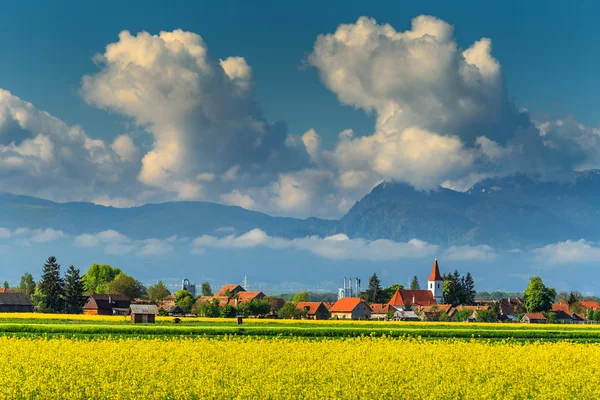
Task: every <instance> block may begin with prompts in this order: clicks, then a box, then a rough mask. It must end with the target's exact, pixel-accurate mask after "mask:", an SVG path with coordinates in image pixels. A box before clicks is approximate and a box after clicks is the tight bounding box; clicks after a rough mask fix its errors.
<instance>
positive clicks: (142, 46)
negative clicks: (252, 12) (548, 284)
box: [82, 30, 309, 205]
mask: <svg viewBox="0 0 600 400" xmlns="http://www.w3.org/2000/svg"><path fill="white" fill-rule="evenodd" d="M96 61H97V62H98V64H99V66H100V68H101V69H100V71H99V72H98V73H97V74H94V75H89V76H85V77H84V78H83V83H82V94H83V96H84V98H85V100H86V101H87V102H88V103H90V104H93V105H95V106H98V107H100V108H104V109H109V110H114V111H116V112H118V113H120V114H122V115H124V116H126V117H128V118H131V119H132V120H133V121H134V123H135V124H137V125H138V126H141V127H144V128H145V129H147V131H148V132H149V133H150V134H151V135H152V137H153V139H154V142H153V146H152V149H151V150H150V151H149V152H147V153H146V154H145V155H144V156H143V159H142V167H141V171H140V173H139V176H138V178H139V180H140V181H141V182H142V183H144V184H145V185H148V186H151V187H157V188H160V189H163V190H167V191H169V192H173V193H176V194H177V196H178V198H180V199H199V198H209V199H211V198H214V199H219V197H220V196H219V193H215V192H220V193H224V194H223V196H222V198H223V199H224V200H225V201H227V202H230V203H233V202H237V203H240V201H241V204H246V205H249V204H251V202H250V201H249V198H248V195H245V194H241V193H240V192H233V190H235V189H237V190H239V189H241V188H242V187H243V186H249V185H250V184H251V185H254V186H257V185H261V184H262V185H265V186H266V185H267V184H269V183H270V182H271V181H272V180H273V179H275V178H276V177H277V174H278V173H279V172H285V171H286V170H290V169H298V168H300V167H303V166H305V165H307V163H308V162H309V157H308V155H307V153H306V151H305V149H304V146H299V145H297V144H295V142H294V141H289V140H287V139H288V138H287V136H288V135H287V127H286V125H285V124H283V123H275V124H270V123H268V122H267V121H266V120H265V118H264V116H263V113H262V111H261V109H260V107H259V106H258V104H257V103H256V101H255V100H254V97H253V95H252V69H251V67H250V66H249V65H248V64H247V63H246V61H245V60H244V58H242V57H229V58H227V59H224V60H216V59H213V58H210V57H209V56H208V48H207V45H206V44H205V42H204V41H203V40H202V38H201V37H200V36H198V35H197V34H195V33H191V32H184V31H182V30H175V31H172V32H160V33H159V34H158V35H151V34H149V33H146V32H141V33H139V34H137V35H132V34H130V33H129V32H127V31H123V32H121V33H120V34H119V40H118V41H117V42H115V43H111V44H109V45H108V46H107V47H106V50H105V52H104V53H103V54H101V55H98V56H97V57H96ZM121 142H122V143H121ZM121 142H119V143H118V144H117V142H115V145H117V148H118V149H119V150H120V149H121V148H122V147H125V148H129V147H131V146H129V144H128V143H127V142H126V141H125V139H123V140H122V141H121ZM131 153H132V152H131V151H129V150H127V151H125V150H123V151H121V152H119V153H118V154H119V155H120V156H122V155H125V157H122V158H126V159H128V158H131V157H130V156H129V154H131ZM232 168H234V169H235V171H234V170H233V169H232ZM232 171H234V172H232ZM237 171H241V172H243V173H242V174H241V175H242V177H241V178H244V179H242V180H240V179H238V180H235V179H232V178H233V175H235V172H237ZM207 174H210V175H211V176H213V175H223V178H224V179H222V180H219V181H218V182H216V181H214V182H213V183H212V184H211V182H212V181H210V182H209V181H207V180H205V179H198V178H203V177H206V176H208V175H207ZM228 182H229V184H228ZM206 187H209V188H210V190H205V188H206ZM227 193H229V194H227ZM211 196H212V197H211ZM244 196H246V197H244Z"/></svg>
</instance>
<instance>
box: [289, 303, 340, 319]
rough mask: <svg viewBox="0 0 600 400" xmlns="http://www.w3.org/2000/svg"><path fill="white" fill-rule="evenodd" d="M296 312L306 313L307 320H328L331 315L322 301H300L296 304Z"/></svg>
mask: <svg viewBox="0 0 600 400" xmlns="http://www.w3.org/2000/svg"><path fill="white" fill-rule="evenodd" d="M296 308H297V309H298V310H302V311H305V312H306V318H307V319H319V320H321V319H329V317H330V316H331V314H330V313H329V310H328V309H327V307H326V306H325V304H324V303H323V302H322V301H301V302H299V303H298V304H296Z"/></svg>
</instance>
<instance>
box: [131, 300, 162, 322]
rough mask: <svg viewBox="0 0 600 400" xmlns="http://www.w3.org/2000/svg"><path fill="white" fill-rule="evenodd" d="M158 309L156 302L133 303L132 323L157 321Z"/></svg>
mask: <svg viewBox="0 0 600 400" xmlns="http://www.w3.org/2000/svg"><path fill="white" fill-rule="evenodd" d="M157 312H158V309H157V308H156V306H155V305H154V304H132V305H131V306H129V314H131V323H132V324H145V323H148V324H153V323H154V322H155V321H156V314H157Z"/></svg>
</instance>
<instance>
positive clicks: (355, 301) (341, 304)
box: [329, 297, 371, 319]
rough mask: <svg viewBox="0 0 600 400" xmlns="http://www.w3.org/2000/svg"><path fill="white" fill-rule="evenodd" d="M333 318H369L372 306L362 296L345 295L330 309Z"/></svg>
mask: <svg viewBox="0 0 600 400" xmlns="http://www.w3.org/2000/svg"><path fill="white" fill-rule="evenodd" d="M329 312H330V313H331V318H332V319H369V318H371V307H369V305H368V304H367V302H366V301H364V300H363V299H361V298H360V297H344V298H343V299H339V300H338V301H336V302H335V304H334V305H333V306H331V308H330V309H329Z"/></svg>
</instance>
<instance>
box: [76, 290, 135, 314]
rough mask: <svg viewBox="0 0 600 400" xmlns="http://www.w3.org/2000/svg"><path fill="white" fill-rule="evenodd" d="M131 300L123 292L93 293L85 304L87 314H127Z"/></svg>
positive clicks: (84, 311)
mask: <svg viewBox="0 0 600 400" xmlns="http://www.w3.org/2000/svg"><path fill="white" fill-rule="evenodd" d="M130 305H131V301H130V300H129V298H128V297H127V296H123V295H122V294H92V295H91V296H90V297H88V299H87V301H86V302H85V305H84V306H83V313H84V314H87V315H127V313H128V312H129V306H130Z"/></svg>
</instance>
